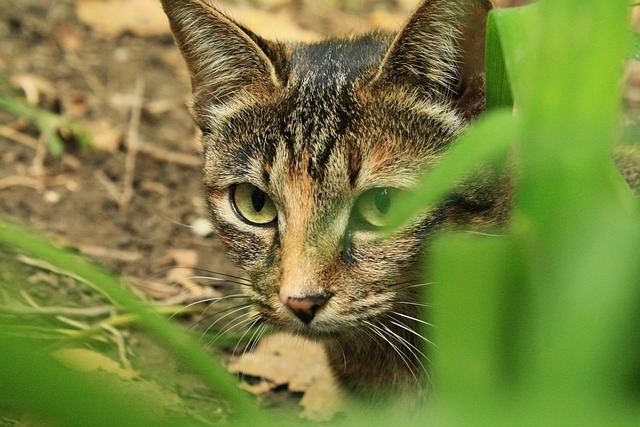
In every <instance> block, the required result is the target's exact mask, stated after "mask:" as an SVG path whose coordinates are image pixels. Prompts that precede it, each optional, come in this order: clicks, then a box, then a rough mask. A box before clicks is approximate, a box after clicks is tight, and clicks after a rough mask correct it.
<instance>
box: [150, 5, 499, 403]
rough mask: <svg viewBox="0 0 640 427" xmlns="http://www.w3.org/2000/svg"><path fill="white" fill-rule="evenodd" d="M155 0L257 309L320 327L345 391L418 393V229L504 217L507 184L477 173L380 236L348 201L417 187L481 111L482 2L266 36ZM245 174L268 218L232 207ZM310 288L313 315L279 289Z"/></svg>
mask: <svg viewBox="0 0 640 427" xmlns="http://www.w3.org/2000/svg"><path fill="white" fill-rule="evenodd" d="M163 5H164V8H165V11H166V13H167V15H168V17H169V21H170V24H171V27H172V30H173V33H174V35H175V39H176V42H177V44H178V46H179V48H180V50H181V52H182V54H183V56H184V57H185V60H186V62H187V65H188V67H189V70H190V73H191V77H192V86H193V95H194V99H193V104H192V106H191V111H192V114H193V117H194V120H195V121H196V123H197V124H198V125H199V126H200V128H201V129H202V130H203V145H204V179H203V180H204V185H205V188H206V191H207V201H208V204H209V207H210V210H211V213H212V217H213V219H214V221H215V223H216V227H217V230H218V234H219V235H220V237H221V238H222V240H223V241H224V242H225V243H226V245H227V247H228V252H229V254H230V256H231V257H232V259H233V260H234V261H235V262H236V263H238V264H239V265H240V266H241V267H243V268H244V269H245V270H246V271H247V272H248V273H249V275H250V277H251V279H252V288H251V290H250V297H251V299H252V301H253V304H254V308H255V311H256V315H257V316H259V318H260V319H261V321H264V322H267V323H269V324H271V325H273V326H276V327H279V328H282V329H285V330H289V331H293V332H295V333H298V334H301V335H303V336H306V337H309V338H311V339H320V340H322V341H323V342H324V343H325V346H326V349H327V354H328V356H329V360H330V363H331V366H332V369H333V372H334V374H335V375H336V377H337V378H338V380H339V381H340V382H341V383H342V385H343V386H344V387H345V388H346V389H348V390H351V391H353V392H354V393H357V394H360V395H364V396H367V397H368V398H371V399H377V398H381V397H383V396H386V393H387V392H393V393H400V394H402V395H405V394H415V395H417V394H419V392H420V390H421V387H422V386H423V384H424V381H423V380H424V379H425V378H426V376H427V375H428V373H427V372H426V368H425V366H424V358H425V357H424V354H423V344H424V342H425V340H426V338H425V337H423V336H422V332H421V331H420V324H419V320H418V319H419V318H420V316H421V315H422V311H423V310H422V309H423V308H424V307H423V305H422V303H421V299H420V293H421V292H420V291H421V287H422V286H423V285H424V282H423V279H422V273H421V271H420V268H419V260H420V259H421V257H422V256H423V255H424V245H425V242H426V241H428V239H429V237H430V236H431V235H432V234H433V232H434V231H435V230H437V229H438V228H441V227H442V226H443V225H446V226H464V225H468V224H474V225H477V224H483V225H485V226H492V225H496V224H500V223H501V222H502V221H504V218H505V215H506V210H507V205H508V202H509V192H508V190H507V189H506V188H505V186H504V185H502V184H501V183H500V182H498V181H497V180H495V179H491V178H486V179H484V178H483V179H478V180H476V181H473V182H470V183H469V184H467V185H465V186H461V187H460V189H459V190H460V191H457V192H455V194H453V193H452V197H451V198H450V199H449V200H448V201H446V202H445V203H443V204H442V205H441V206H439V207H437V208H436V209H433V210H431V211H429V212H425V213H424V215H422V217H421V218H419V220H416V221H414V222H413V223H412V224H410V225H409V226H407V227H405V228H404V229H403V230H400V231H397V232H395V233H394V234H393V235H392V236H390V237H388V238H385V239H383V238H382V233H381V232H380V231H378V230H376V229H375V228H372V227H370V226H364V225H363V223H362V221H360V220H359V219H358V218H357V215H356V214H355V213H354V209H355V208H354V205H355V204H356V201H357V200H359V198H360V197H362V195H363V194H365V193H366V192H367V191H369V190H371V189H379V188H390V189H398V190H402V189H409V188H412V187H413V186H414V185H415V184H416V182H417V180H418V178H419V177H420V176H421V175H422V173H423V172H424V170H425V169H426V168H428V167H429V166H430V165H433V164H434V163H435V162H437V160H438V158H439V157H440V156H441V155H442V153H443V152H444V151H446V150H447V147H448V144H449V142H450V141H451V140H452V139H453V138H454V137H455V136H457V135H458V134H459V133H460V132H462V131H463V130H464V128H465V127H466V125H467V124H468V123H469V121H470V120H471V119H473V118H474V117H475V116H477V115H478V114H479V113H481V112H482V110H483V108H484V88H483V85H484V69H483V58H484V26H485V19H486V13H487V12H488V10H489V9H490V7H491V5H490V3H489V1H488V0H427V1H424V2H423V3H421V5H420V6H419V7H418V9H417V10H416V11H415V13H414V14H413V15H412V17H411V18H410V19H409V20H408V22H407V24H406V25H405V27H404V28H403V29H402V30H401V31H399V32H398V34H387V33H372V34H367V35H363V36H357V37H345V38H339V39H330V40H326V41H322V42H318V43H312V44H297V43H279V42H272V41H266V40H264V39H262V38H260V37H259V36H257V35H255V34H253V33H252V32H250V31H249V30H247V29H245V28H243V27H242V26H240V25H239V24H237V23H235V22H233V21H232V20H230V19H229V18H227V17H226V16H224V15H223V14H222V13H220V12H219V11H218V10H216V9H215V8H214V7H213V6H211V5H210V4H208V3H207V2H205V1H204V0H163ZM483 176H484V175H483ZM244 183H249V184H252V185H253V186H255V187H257V188H259V189H260V190H262V191H263V192H264V193H265V194H266V195H267V196H268V197H269V198H270V199H271V200H273V202H274V204H275V206H276V207H277V211H278V216H277V220H276V221H275V222H273V223H270V224H266V225H256V224H251V223H248V222H247V221H244V220H243V219H242V218H240V217H239V215H238V211H237V209H236V208H234V206H233V203H232V192H233V188H236V186H237V185H239V184H244ZM317 295H323V296H324V297H325V299H326V301H323V302H322V304H319V305H318V306H317V307H316V308H317V310H316V309H315V308H314V310H315V311H314V313H313V318H312V319H311V320H309V319H306V321H305V320H304V319H302V318H301V317H300V316H297V315H296V314H295V310H293V309H292V308H293V307H294V305H287V303H286V301H289V300H291V299H293V300H294V301H301V300H305V298H307V297H309V298H307V299H309V300H310V296H317ZM287 298H289V300H287Z"/></svg>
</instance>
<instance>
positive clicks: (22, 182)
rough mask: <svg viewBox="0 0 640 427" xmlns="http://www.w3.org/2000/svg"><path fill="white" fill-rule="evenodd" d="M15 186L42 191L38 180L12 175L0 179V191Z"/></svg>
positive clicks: (41, 185) (42, 187)
mask: <svg viewBox="0 0 640 427" xmlns="http://www.w3.org/2000/svg"><path fill="white" fill-rule="evenodd" d="M16 186H22V187H29V188H33V189H34V190H38V191H42V190H43V189H44V186H43V184H42V181H41V180H40V179H37V178H32V177H30V176H20V175H13V176H7V177H6V178H0V190H4V189H5V188H9V187H16Z"/></svg>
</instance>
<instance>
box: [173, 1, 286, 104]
mask: <svg viewBox="0 0 640 427" xmlns="http://www.w3.org/2000/svg"><path fill="white" fill-rule="evenodd" d="M162 6H163V8H164V11H165V13H166V15H167V17H168V18H169V24H170V26H171V31H172V32H173V36H174V38H175V40H176V43H177V45H178V48H179V49H180V52H181V53H182V56H183V57H184V59H185V61H186V63H187V67H188V69H189V73H190V75H191V87H192V91H193V96H194V105H193V108H194V109H195V110H196V111H195V112H196V114H197V113H198V110H199V109H200V108H205V106H222V105H225V104H228V103H230V102H235V101H240V102H244V100H243V98H244V99H247V97H249V99H256V98H257V99H260V98H262V97H266V96H269V95H270V94H272V93H273V92H274V90H276V89H277V88H278V87H281V86H282V85H283V80H284V79H286V61H285V55H284V48H283V47H282V46H280V45H279V44H277V43H272V42H269V41H266V40H264V39H262V38H260V37H259V36H257V35H255V34H253V33H252V32H251V31H249V30H247V29H245V28H243V27H242V26H240V25H239V24H237V23H236V22H234V21H233V20H231V19H230V18H228V17H227V16H225V15H224V14H222V13H221V12H220V11H218V10H217V9H215V8H214V7H213V6H211V5H209V4H208V3H207V2H206V1H204V0H162Z"/></svg>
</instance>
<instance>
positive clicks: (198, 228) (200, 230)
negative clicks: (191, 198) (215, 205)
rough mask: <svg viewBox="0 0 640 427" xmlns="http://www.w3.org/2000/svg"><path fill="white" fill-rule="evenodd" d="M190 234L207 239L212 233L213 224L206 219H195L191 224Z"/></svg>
mask: <svg viewBox="0 0 640 427" xmlns="http://www.w3.org/2000/svg"><path fill="white" fill-rule="evenodd" d="M191 232H192V233H193V234H195V235H196V236H200V237H207V236H209V235H211V234H212V233H213V224H211V221H209V220H208V219H207V218H204V217H200V218H196V219H195V220H193V222H192V223H191Z"/></svg>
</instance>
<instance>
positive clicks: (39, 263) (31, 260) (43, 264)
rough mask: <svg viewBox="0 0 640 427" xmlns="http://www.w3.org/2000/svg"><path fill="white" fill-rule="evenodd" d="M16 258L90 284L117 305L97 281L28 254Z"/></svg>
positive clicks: (24, 262)
mask: <svg viewBox="0 0 640 427" xmlns="http://www.w3.org/2000/svg"><path fill="white" fill-rule="evenodd" d="M16 259H17V260H18V261H19V262H21V263H23V264H26V265H30V266H32V267H37V268H40V269H41V270H46V271H51V272H52V273H55V274H57V275H59V276H66V277H70V278H72V279H74V280H75V281H77V282H80V283H84V284H85V285H87V286H89V287H90V288H91V289H94V290H96V291H98V292H99V293H100V294H101V295H104V296H105V297H106V298H108V299H109V301H110V302H111V303H112V304H113V305H116V303H115V301H113V300H112V298H111V296H110V295H109V294H107V293H106V292H104V291H103V290H102V289H100V287H99V286H97V285H96V284H95V283H92V282H90V281H88V280H86V279H85V278H83V277H81V276H78V275H77V274H75V273H73V272H71V271H67V270H62V269H60V268H58V267H55V266H54V265H51V264H49V263H48V262H46V261H43V260H41V259H35V258H31V257H28V256H26V255H18V256H17V257H16Z"/></svg>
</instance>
